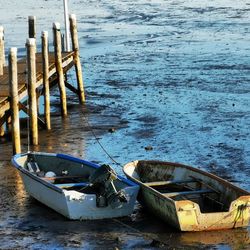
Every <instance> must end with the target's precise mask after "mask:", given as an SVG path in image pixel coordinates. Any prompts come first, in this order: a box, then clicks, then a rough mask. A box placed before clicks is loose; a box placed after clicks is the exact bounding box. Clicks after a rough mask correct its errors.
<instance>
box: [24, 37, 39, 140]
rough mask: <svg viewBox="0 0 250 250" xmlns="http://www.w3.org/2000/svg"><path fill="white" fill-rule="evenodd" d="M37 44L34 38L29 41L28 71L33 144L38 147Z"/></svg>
mask: <svg viewBox="0 0 250 250" xmlns="http://www.w3.org/2000/svg"><path fill="white" fill-rule="evenodd" d="M35 47H36V42H35V39H34V38H29V39H27V42H26V48H27V69H28V96H29V97H28V101H29V117H30V119H29V121H30V126H29V128H30V134H31V143H32V144H33V145H38V126H37V125H38V121H37V100H36V54H35V51H36V48H35Z"/></svg>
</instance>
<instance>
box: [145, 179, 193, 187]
mask: <svg viewBox="0 0 250 250" xmlns="http://www.w3.org/2000/svg"><path fill="white" fill-rule="evenodd" d="M192 182H197V180H180V181H154V182H144V184H145V185H147V186H149V187H157V186H165V185H170V184H186V183H192Z"/></svg>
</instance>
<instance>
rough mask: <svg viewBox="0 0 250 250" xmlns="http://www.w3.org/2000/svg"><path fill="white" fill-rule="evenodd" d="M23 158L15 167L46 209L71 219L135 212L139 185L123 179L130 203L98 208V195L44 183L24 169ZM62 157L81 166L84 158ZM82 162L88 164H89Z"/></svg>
mask: <svg viewBox="0 0 250 250" xmlns="http://www.w3.org/2000/svg"><path fill="white" fill-rule="evenodd" d="M42 155H44V156H46V157H48V156H49V157H52V158H53V157H58V155H56V154H47V153H39V156H40V157H41V156H42ZM20 157H25V154H23V155H17V156H15V157H14V158H13V160H12V162H13V164H14V166H15V167H16V168H17V169H18V170H19V171H20V175H21V178H22V180H23V183H24V186H25V189H26V191H27V193H28V194H29V195H31V196H32V197H33V198H35V199H36V200H38V201H39V202H41V203H43V204H45V205H46V206H48V207H50V208H52V209H53V210H55V211H57V212H58V213H60V214H62V215H64V216H65V217H67V218H69V219H72V220H87V219H91V220H92V219H105V218H115V217H122V216H127V215H130V214H131V213H132V212H133V209H134V205H135V202H136V197H137V193H138V190H139V186H137V185H135V184H133V183H132V182H126V180H125V179H124V178H122V177H120V178H121V179H122V180H123V181H124V182H126V184H127V185H124V187H123V189H122V191H123V192H124V194H125V196H126V198H127V202H124V203H121V204H120V206H117V207H111V206H110V205H108V206H105V207H97V205H96V195H95V194H85V193H82V192H78V191H75V190H65V189H63V188H59V187H57V186H56V185H54V184H53V183H50V182H48V181H46V180H43V179H41V178H39V177H37V176H36V175H33V174H32V173H30V172H28V171H27V170H25V169H24V168H23V167H22V164H20V163H19V162H18V159H19V158H20ZM62 157H64V158H67V159H70V160H71V161H76V162H75V163H79V164H81V160H80V159H77V158H74V157H71V156H67V155H61V154H60V157H59V158H60V160H61V159H62ZM82 162H83V163H84V164H86V161H82ZM90 165H91V164H90ZM89 167H91V166H89ZM95 167H98V166H95Z"/></svg>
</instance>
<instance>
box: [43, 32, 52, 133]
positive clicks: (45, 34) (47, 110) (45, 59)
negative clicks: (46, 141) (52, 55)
mask: <svg viewBox="0 0 250 250" xmlns="http://www.w3.org/2000/svg"><path fill="white" fill-rule="evenodd" d="M42 61H43V87H44V116H45V124H46V128H47V129H48V130H50V129H51V123H50V91H49V46H48V32H47V31H43V32H42Z"/></svg>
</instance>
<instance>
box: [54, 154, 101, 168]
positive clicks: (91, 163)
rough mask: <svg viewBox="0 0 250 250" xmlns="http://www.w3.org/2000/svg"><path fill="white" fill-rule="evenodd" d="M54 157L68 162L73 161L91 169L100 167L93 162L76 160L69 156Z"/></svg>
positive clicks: (59, 155) (58, 155)
mask: <svg viewBox="0 0 250 250" xmlns="http://www.w3.org/2000/svg"><path fill="white" fill-rule="evenodd" d="M56 156H57V157H58V158H61V159H64V160H69V161H74V162H77V163H82V164H84V165H87V166H90V167H93V168H99V167H100V166H99V165H97V164H95V163H93V162H89V161H85V160H82V159H79V158H76V157H74V156H71V155H65V154H56Z"/></svg>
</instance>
